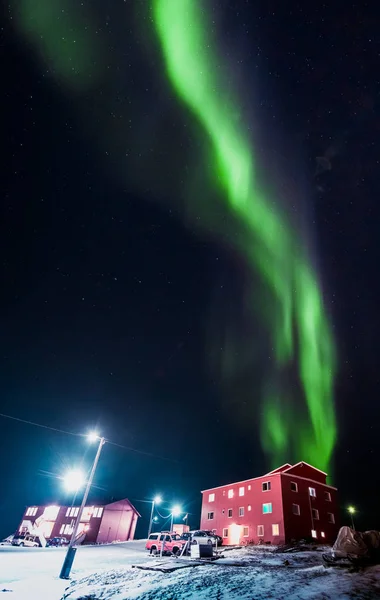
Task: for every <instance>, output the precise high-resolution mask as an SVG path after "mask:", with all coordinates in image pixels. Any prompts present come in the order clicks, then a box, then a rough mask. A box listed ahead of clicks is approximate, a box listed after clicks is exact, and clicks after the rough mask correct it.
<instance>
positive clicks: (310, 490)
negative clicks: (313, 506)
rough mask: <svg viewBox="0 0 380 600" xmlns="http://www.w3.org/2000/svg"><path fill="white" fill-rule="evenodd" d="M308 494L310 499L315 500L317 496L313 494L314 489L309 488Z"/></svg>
mask: <svg viewBox="0 0 380 600" xmlns="http://www.w3.org/2000/svg"><path fill="white" fill-rule="evenodd" d="M309 494H310V496H311V497H312V498H316V497H317V494H316V492H315V488H309Z"/></svg>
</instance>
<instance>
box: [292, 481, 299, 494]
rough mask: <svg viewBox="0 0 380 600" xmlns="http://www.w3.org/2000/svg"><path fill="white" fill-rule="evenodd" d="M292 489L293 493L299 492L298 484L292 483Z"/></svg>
mask: <svg viewBox="0 0 380 600" xmlns="http://www.w3.org/2000/svg"><path fill="white" fill-rule="evenodd" d="M290 489H291V491H292V492H298V484H297V483H296V482H295V481H291V482H290Z"/></svg>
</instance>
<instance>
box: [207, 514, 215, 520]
mask: <svg viewBox="0 0 380 600" xmlns="http://www.w3.org/2000/svg"><path fill="white" fill-rule="evenodd" d="M213 518H214V513H213V512H209V513H207V519H208V520H209V521H212V520H213Z"/></svg>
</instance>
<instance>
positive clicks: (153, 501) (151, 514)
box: [148, 496, 162, 538]
mask: <svg viewBox="0 0 380 600" xmlns="http://www.w3.org/2000/svg"><path fill="white" fill-rule="evenodd" d="M161 502H162V498H161V496H155V497H154V498H153V500H152V510H151V511H150V519H149V528H148V538H149V536H150V534H151V532H152V525H153V513H154V507H155V505H156V504H161ZM154 520H155V521H156V520H157V519H154Z"/></svg>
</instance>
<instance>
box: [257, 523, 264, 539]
mask: <svg viewBox="0 0 380 600" xmlns="http://www.w3.org/2000/svg"><path fill="white" fill-rule="evenodd" d="M263 535H264V525H258V526H257V537H263Z"/></svg>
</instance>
